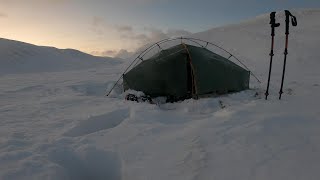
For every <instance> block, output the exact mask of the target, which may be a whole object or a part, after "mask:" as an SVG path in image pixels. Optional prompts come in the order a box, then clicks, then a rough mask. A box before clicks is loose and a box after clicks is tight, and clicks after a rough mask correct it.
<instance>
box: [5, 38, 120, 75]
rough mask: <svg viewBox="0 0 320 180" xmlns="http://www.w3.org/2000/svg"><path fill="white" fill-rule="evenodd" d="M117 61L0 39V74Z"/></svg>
mask: <svg viewBox="0 0 320 180" xmlns="http://www.w3.org/2000/svg"><path fill="white" fill-rule="evenodd" d="M118 60H119V59H118ZM118 60H117V59H113V58H104V57H95V56H92V55H89V54H85V53H83V52H80V51H77V50H73V49H57V48H53V47H44V46H35V45H32V44H28V43H23V42H19V41H13V40H7V39H2V38H0V75H1V74H8V73H10V74H15V73H34V72H50V71H65V70H74V69H83V68H90V67H95V66H101V65H110V64H117V63H119V62H120V61H118Z"/></svg>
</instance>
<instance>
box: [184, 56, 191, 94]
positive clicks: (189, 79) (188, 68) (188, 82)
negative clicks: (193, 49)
mask: <svg viewBox="0 0 320 180" xmlns="http://www.w3.org/2000/svg"><path fill="white" fill-rule="evenodd" d="M186 56H187V58H186V61H187V62H186V66H187V67H186V68H187V96H189V97H191V96H192V92H193V89H192V87H193V84H192V70H191V64H190V59H189V58H188V56H189V55H188V54H186Z"/></svg>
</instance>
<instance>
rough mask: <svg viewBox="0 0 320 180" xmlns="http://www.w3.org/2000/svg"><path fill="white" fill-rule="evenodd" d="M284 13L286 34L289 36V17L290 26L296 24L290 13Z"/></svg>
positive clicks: (286, 11)
mask: <svg viewBox="0 0 320 180" xmlns="http://www.w3.org/2000/svg"><path fill="white" fill-rule="evenodd" d="M284 12H285V14H286V34H289V26H290V17H291V23H292V26H297V25H298V22H297V18H296V17H295V16H294V15H292V14H291V12H290V11H288V10H285V11H284Z"/></svg>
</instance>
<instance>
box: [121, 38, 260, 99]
mask: <svg viewBox="0 0 320 180" xmlns="http://www.w3.org/2000/svg"><path fill="white" fill-rule="evenodd" d="M179 39H181V43H180V44H178V45H175V46H172V47H170V48H168V49H162V48H161V47H160V45H159V44H161V43H163V42H166V41H170V40H164V41H160V42H158V43H156V44H155V45H153V46H151V47H150V48H147V49H146V50H145V51H144V52H143V53H141V54H140V55H139V56H138V57H137V58H136V59H135V61H133V62H132V64H131V65H130V66H133V67H132V68H131V69H129V68H130V66H129V67H128V69H127V70H126V71H125V72H124V73H123V75H122V79H123V88H124V91H126V90H129V89H131V90H136V91H142V92H143V93H144V94H145V95H148V96H150V97H152V98H154V97H160V96H164V97H167V98H169V99H170V100H171V101H178V100H183V99H188V98H194V99H197V98H199V97H200V98H201V97H206V96H209V95H216V94H226V93H231V92H239V91H242V90H246V89H249V81H250V71H249V70H248V68H247V67H246V66H245V65H244V64H243V63H241V62H240V61H239V60H238V59H237V58H236V57H234V56H233V55H231V54H230V53H229V52H227V51H226V50H224V49H222V48H220V47H219V46H216V45H214V44H213V45H214V46H216V47H218V48H220V49H222V50H223V51H225V52H227V53H228V55H230V57H234V58H235V59H236V60H238V61H239V62H240V63H241V64H242V65H243V66H244V67H245V68H246V69H244V68H243V67H241V66H239V65H237V64H236V63H234V62H232V61H230V60H229V59H227V58H225V57H223V56H221V55H218V54H216V53H214V52H212V51H210V50H208V49H207V48H206V47H207V45H208V42H205V41H202V42H205V43H206V45H205V46H203V45H201V44H200V43H196V45H199V46H200V47H198V46H195V45H191V44H187V43H183V42H182V39H185V38H179ZM186 40H190V41H192V42H195V41H194V40H195V39H186ZM200 41H201V40H200ZM157 46H158V47H159V49H161V51H159V52H158V53H156V54H154V55H153V56H151V57H150V58H148V59H145V60H144V59H143V58H142V57H143V56H144V55H145V54H146V53H148V52H149V51H150V50H151V49H153V48H154V47H157ZM230 57H229V58H230ZM136 60H141V62H140V63H139V64H138V63H137V62H136ZM134 63H135V65H133V64H134ZM254 77H255V76H254ZM255 78H256V77H255ZM257 80H258V79H257ZM258 81H259V80H258ZM117 83H118V82H117Z"/></svg>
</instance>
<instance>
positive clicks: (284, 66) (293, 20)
mask: <svg viewBox="0 0 320 180" xmlns="http://www.w3.org/2000/svg"><path fill="white" fill-rule="evenodd" d="M285 14H286V45H285V50H284V62H283V71H282V79H281V88H280V91H279V99H281V96H282V94H283V81H284V75H285V71H286V64H287V55H288V39H289V38H288V37H289V25H290V17H291V22H292V26H297V18H296V17H295V16H293V15H292V14H291V13H290V11H288V10H285Z"/></svg>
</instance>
